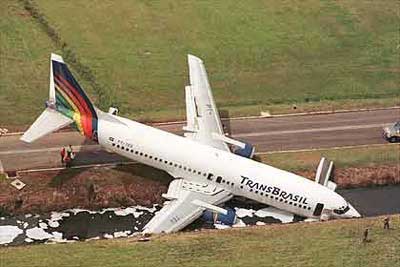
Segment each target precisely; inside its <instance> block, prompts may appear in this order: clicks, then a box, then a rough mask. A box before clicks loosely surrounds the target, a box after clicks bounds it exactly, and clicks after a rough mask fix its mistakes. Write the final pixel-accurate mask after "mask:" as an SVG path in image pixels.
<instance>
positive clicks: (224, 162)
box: [21, 54, 360, 233]
mask: <svg viewBox="0 0 400 267" xmlns="http://www.w3.org/2000/svg"><path fill="white" fill-rule="evenodd" d="M188 63H189V75H190V85H189V86H186V88H185V92H186V113H187V125H186V126H185V127H184V130H185V131H186V133H185V136H184V137H182V136H178V135H174V134H171V133H169V132H165V131H162V130H159V129H156V128H153V127H150V126H147V125H144V124H141V123H138V122H135V121H132V120H129V119H126V118H122V117H119V116H117V115H114V114H112V112H109V113H105V112H102V111H101V110H99V109H97V108H96V107H95V106H94V105H93V104H92V103H91V102H90V100H89V98H88V97H87V95H86V94H85V92H84V91H83V90H82V88H81V87H80V85H79V84H78V82H77V81H76V80H75V78H74V77H73V76H72V74H71V72H70V71H69V69H68V67H67V65H66V64H65V63H64V61H63V59H62V57H61V56H58V55H55V54H51V60H50V92H49V100H48V101H47V102H46V109H45V110H44V112H43V113H42V114H41V115H40V116H39V118H38V119H37V120H36V121H35V122H34V123H33V125H32V126H31V127H30V128H29V129H28V131H26V132H25V134H24V135H23V136H22V137H21V140H23V141H25V142H33V141H35V140H36V139H38V138H40V137H42V136H44V135H46V134H48V133H51V132H53V131H55V130H58V129H60V128H62V127H65V126H67V125H69V124H71V123H73V124H74V126H75V127H76V129H77V130H79V132H80V133H82V134H83V135H85V136H86V137H87V138H90V139H92V140H93V141H95V142H98V143H99V144H100V145H101V146H102V147H103V148H104V149H106V150H108V151H113V152H115V153H118V154H120V155H122V156H125V157H127V158H130V159H133V160H135V161H137V162H141V163H143V164H146V165H149V166H152V167H154V168H157V169H161V170H164V171H166V172H167V173H169V174H170V175H171V176H172V177H174V178H175V179H174V180H173V181H172V182H171V184H170V185H169V188H168V192H167V193H166V194H164V195H163V197H164V198H166V199H167V200H168V201H166V202H165V203H164V205H163V207H162V209H161V210H160V211H159V212H158V213H156V215H155V216H154V217H153V218H152V219H151V220H150V222H149V223H148V224H147V225H146V226H145V227H144V231H143V232H144V233H161V232H166V233H170V232H175V231H179V230H180V229H182V228H184V227H185V226H187V225H188V224H190V223H191V222H193V221H194V220H195V219H197V218H198V217H200V216H201V215H202V213H203V212H204V211H205V210H211V211H213V212H217V213H222V214H226V212H227V211H226V210H225V209H223V208H221V207H220V206H219V205H221V204H223V203H224V202H226V201H227V200H229V199H231V198H232V197H233V196H242V197H245V198H248V199H252V200H255V201H258V202H261V203H264V204H267V205H270V206H273V207H276V208H278V209H281V210H284V211H287V212H290V213H293V214H297V215H299V216H302V217H306V218H313V219H321V218H325V219H331V218H352V217H360V214H359V213H358V212H357V211H356V210H355V209H354V208H353V207H352V206H351V205H350V204H349V203H348V202H347V201H346V200H345V199H344V198H343V197H341V196H340V195H339V194H337V193H336V192H335V191H334V189H335V185H334V183H332V182H328V183H325V185H326V186H324V185H321V184H320V183H318V181H316V182H313V181H310V180H308V179H306V178H303V177H301V176H298V175H296V174H293V173H290V172H287V171H284V170H280V169H277V168H274V167H271V166H269V165H266V164H262V163H260V162H257V161H254V160H252V159H251V157H252V154H253V152H254V149H253V147H252V146H251V145H249V144H245V143H242V142H240V141H237V140H233V139H231V138H229V137H227V136H226V135H225V134H224V132H223V128H222V126H221V121H220V118H219V115H218V112H217V109H216V106H215V103H214V99H213V96H212V93H211V88H210V85H209V82H208V78H207V73H206V71H205V68H204V65H203V62H202V61H201V60H200V59H199V58H197V57H195V56H192V55H189V56H188ZM228 144H229V145H234V146H236V147H239V149H238V150H237V151H236V152H235V153H236V154H235V153H233V152H232V151H231V149H230V146H229V145H228Z"/></svg>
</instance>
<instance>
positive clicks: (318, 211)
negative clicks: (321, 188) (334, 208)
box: [313, 203, 324, 216]
mask: <svg viewBox="0 0 400 267" xmlns="http://www.w3.org/2000/svg"><path fill="white" fill-rule="evenodd" d="M323 209H324V204H322V203H318V204H317V206H316V207H315V210H314V214H313V215H314V216H321V213H322V210H323Z"/></svg>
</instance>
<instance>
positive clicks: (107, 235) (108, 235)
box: [103, 234, 114, 239]
mask: <svg viewBox="0 0 400 267" xmlns="http://www.w3.org/2000/svg"><path fill="white" fill-rule="evenodd" d="M103 237H104V238H107V239H112V238H114V236H113V235H110V234H104V235H103Z"/></svg>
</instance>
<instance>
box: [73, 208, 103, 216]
mask: <svg viewBox="0 0 400 267" xmlns="http://www.w3.org/2000/svg"><path fill="white" fill-rule="evenodd" d="M67 211H69V212H71V213H73V214H74V215H76V214H78V213H81V212H88V213H89V214H96V213H97V212H96V211H91V210H86V209H70V210H67Z"/></svg>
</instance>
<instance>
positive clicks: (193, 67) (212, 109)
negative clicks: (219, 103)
mask: <svg viewBox="0 0 400 267" xmlns="http://www.w3.org/2000/svg"><path fill="white" fill-rule="evenodd" d="M188 63H189V78H190V85H189V86H186V87H185V94H186V118H187V125H186V126H185V127H184V128H183V129H184V130H185V131H186V133H185V136H186V137H188V138H190V139H193V140H195V141H198V142H200V143H203V144H206V145H210V146H213V147H215V148H218V149H221V150H225V151H230V150H229V147H228V145H227V144H226V143H225V142H224V141H223V140H221V138H223V137H224V130H223V127H222V124H221V120H220V118H219V114H218V110H217V108H216V106H215V103H214V98H213V95H212V92H211V87H210V84H209V83H208V78H207V72H206V70H205V67H204V64H203V61H202V60H201V59H199V58H198V57H195V56H192V55H188Z"/></svg>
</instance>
